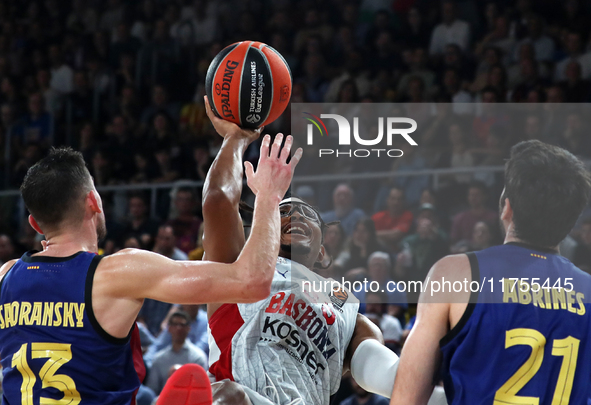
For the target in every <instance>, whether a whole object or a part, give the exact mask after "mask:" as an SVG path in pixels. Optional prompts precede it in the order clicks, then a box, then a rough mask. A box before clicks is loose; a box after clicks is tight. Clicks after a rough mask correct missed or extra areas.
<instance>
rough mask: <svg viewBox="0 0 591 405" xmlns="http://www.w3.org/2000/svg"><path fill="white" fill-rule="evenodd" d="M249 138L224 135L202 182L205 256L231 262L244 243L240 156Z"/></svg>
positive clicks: (236, 256)
mask: <svg viewBox="0 0 591 405" xmlns="http://www.w3.org/2000/svg"><path fill="white" fill-rule="evenodd" d="M249 144H250V140H249V139H247V138H244V137H241V136H239V135H228V136H226V137H225V138H224V142H223V144H222V148H221V149H220V151H219V153H218V155H217V157H216V159H215V161H214V162H213V164H212V166H211V168H210V169H209V172H208V174H207V178H206V180H205V185H204V186H203V223H204V232H203V234H204V238H203V248H204V250H205V254H206V256H205V258H206V259H207V260H213V261H216V262H222V263H232V262H233V261H235V260H236V259H237V258H238V255H239V254H240V251H241V250H242V248H243V247H244V229H243V228H242V219H241V218H240V213H239V212H238V204H239V203H240V196H241V194H242V177H243V170H242V156H243V155H244V152H245V151H246V148H247V147H248V145H249Z"/></svg>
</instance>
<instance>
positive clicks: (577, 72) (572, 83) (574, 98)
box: [560, 60, 591, 103]
mask: <svg viewBox="0 0 591 405" xmlns="http://www.w3.org/2000/svg"><path fill="white" fill-rule="evenodd" d="M565 76H566V79H565V80H563V81H561V82H560V86H562V89H563V91H564V101H565V102H566V103H584V102H586V101H588V100H589V96H590V95H591V83H589V80H585V79H583V76H582V72H581V65H580V63H579V62H577V61H576V60H571V61H570V62H569V63H568V64H567V65H566V73H565Z"/></svg>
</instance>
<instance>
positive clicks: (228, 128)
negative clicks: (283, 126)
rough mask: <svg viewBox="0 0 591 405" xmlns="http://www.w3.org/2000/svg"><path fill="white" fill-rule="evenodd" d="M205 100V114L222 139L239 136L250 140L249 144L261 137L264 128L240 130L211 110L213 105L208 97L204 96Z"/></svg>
mask: <svg viewBox="0 0 591 405" xmlns="http://www.w3.org/2000/svg"><path fill="white" fill-rule="evenodd" d="M203 99H204V100H205V113H206V114H207V117H208V118H209V120H210V121H211V123H212V124H213V127H214V128H215V130H216V132H217V133H218V134H219V135H220V136H221V137H222V138H225V137H226V136H239V137H241V138H245V139H248V141H249V142H253V141H255V140H257V139H258V138H259V136H261V133H262V132H263V128H264V127H259V128H257V129H247V128H240V127H239V126H238V125H236V124H234V123H233V122H230V121H226V120H223V119H221V118H220V117H217V116H216V115H215V114H214V112H213V110H212V109H211V105H209V100H208V99H207V96H204V97H203Z"/></svg>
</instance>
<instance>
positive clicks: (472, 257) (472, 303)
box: [439, 252, 480, 347]
mask: <svg viewBox="0 0 591 405" xmlns="http://www.w3.org/2000/svg"><path fill="white" fill-rule="evenodd" d="M466 255H467V256H468V260H469V261H470V269H471V273H472V280H477V281H478V282H480V267H479V266H478V258H477V257H476V254H475V253H474V252H469V253H466ZM477 301H478V290H476V291H475V292H472V293H470V300H469V301H468V306H467V307H466V310H465V311H464V314H463V315H462V317H461V318H460V320H459V322H458V323H457V324H456V326H454V327H453V329H452V330H450V331H449V332H448V333H447V334H446V335H445V336H444V337H442V338H441V340H440V341H439V347H443V346H445V345H446V344H448V343H449V342H451V341H452V340H453V338H455V337H456V336H457V335H458V334H459V333H460V331H461V330H462V329H463V328H464V326H465V325H466V323H468V320H469V319H470V316H472V313H473V312H474V308H475V307H476V302H477Z"/></svg>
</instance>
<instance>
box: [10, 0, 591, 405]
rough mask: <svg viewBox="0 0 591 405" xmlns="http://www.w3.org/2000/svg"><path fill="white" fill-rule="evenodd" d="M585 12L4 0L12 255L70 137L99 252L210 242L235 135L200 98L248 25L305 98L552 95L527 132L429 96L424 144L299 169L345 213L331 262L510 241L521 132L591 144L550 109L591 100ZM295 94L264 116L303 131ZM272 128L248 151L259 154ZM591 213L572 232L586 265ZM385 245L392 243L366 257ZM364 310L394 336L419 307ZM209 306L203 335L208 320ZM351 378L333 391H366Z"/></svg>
mask: <svg viewBox="0 0 591 405" xmlns="http://www.w3.org/2000/svg"><path fill="white" fill-rule="evenodd" d="M590 23H591V3H589V2H585V1H577V0H536V1H534V0H514V1H509V0H498V1H477V0H458V1H455V2H450V1H444V2H439V1H435V0H363V1H340V0H332V1H330V0H325V1H316V2H315V1H295V0H291V1H290V0H278V1H271V0H267V1H256V0H253V1H247V0H246V1H245V0H240V1H238V0H236V1H230V0H227V1H204V0H202V1H185V0H176V1H170V0H169V1H156V0H145V1H131V0H129V1H121V0H109V1H96V0H94V1H93V0H87V1H85V0H73V1H67V0H63V1H59V0H46V1H36V2H35V1H11V0H5V1H0V149H1V150H0V185H1V186H2V191H1V192H0V233H1V235H0V262H5V261H7V260H9V259H12V258H16V257H19V256H20V255H21V254H22V253H23V252H24V251H27V250H30V249H39V248H40V237H39V236H38V235H36V234H35V232H34V231H33V229H32V228H31V227H30V226H29V225H28V224H27V222H26V217H27V212H26V210H25V208H24V206H23V204H22V201H21V199H20V197H19V196H18V187H19V186H20V183H21V182H22V179H23V177H24V175H25V173H26V171H27V169H28V168H29V167H31V166H32V165H33V164H34V163H35V162H36V161H37V160H39V159H40V158H41V157H43V156H44V154H45V153H46V152H47V150H48V148H49V147H51V146H58V145H70V146H72V147H74V148H75V149H77V150H80V151H81V152H82V153H83V155H84V158H85V159H86V161H87V163H88V167H89V169H90V171H91V173H92V175H93V177H94V179H95V183H96V185H97V187H98V188H99V190H100V191H101V195H102V197H103V201H104V204H105V210H106V213H107V222H108V223H107V226H108V229H109V234H108V237H107V238H106V240H105V241H103V243H102V245H101V249H102V252H101V253H105V254H110V253H113V252H115V251H117V250H118V249H121V248H123V247H139V248H143V249H151V250H154V251H157V252H160V253H162V254H165V255H167V256H169V257H173V258H176V259H182V258H185V257H186V255H188V256H189V257H190V258H191V259H200V258H201V256H202V254H203V251H202V249H201V248H200V241H199V228H200V224H201V218H200V201H201V195H200V191H201V185H202V181H203V180H204V178H205V176H206V174H207V170H208V167H209V165H210V164H211V162H212V160H213V159H214V157H215V155H216V152H217V150H218V148H219V145H220V143H221V138H220V137H219V136H218V135H216V134H215V132H214V130H213V127H212V126H211V124H210V123H209V120H208V119H207V117H206V115H205V110H204V106H203V102H202V100H203V95H204V94H205V92H204V88H203V86H204V82H205V72H206V70H207V67H208V66H209V63H210V61H211V60H212V58H213V57H214V56H215V55H216V54H217V53H218V52H219V51H220V50H221V49H222V48H223V47H224V46H226V45H228V44H231V43H233V42H236V41H239V40H246V39H248V40H257V41H262V42H265V43H267V44H269V45H271V46H273V47H274V48H275V49H277V50H278V51H279V52H280V53H281V54H282V55H283V56H284V57H285V59H286V61H287V62H288V64H289V66H290V68H291V71H292V74H293V93H292V98H291V101H292V102H293V103H385V102H389V103H407V104H404V105H405V106H411V107H405V108H412V106H413V104H416V108H415V110H414V111H415V112H416V111H417V109H420V108H422V107H421V106H422V105H423V104H418V103H435V102H436V103H442V104H441V105H445V104H443V103H447V105H449V106H450V108H451V109H452V110H453V111H455V112H457V111H458V110H462V109H463V108H468V109H470V108H472V107H471V106H472V105H473V106H478V105H480V104H482V103H508V102H511V103H544V104H545V105H546V106H545V107H538V108H537V110H535V111H534V110H532V111H533V112H532V111H529V112H524V114H523V115H522V116H520V119H519V120H517V121H516V122H518V126H517V127H514V130H513V131H505V130H504V128H503V125H497V124H499V123H498V122H491V121H483V120H480V121H478V122H477V121H476V120H472V119H470V120H468V119H457V117H452V116H451V115H446V114H436V113H432V114H431V113H428V114H426V116H425V122H426V123H427V124H428V126H429V128H430V129H431V131H429V132H428V135H425V132H421V135H420V137H419V138H418V139H417V142H418V143H419V145H420V146H421V147H420V148H417V149H416V150H415V151H414V152H409V153H408V154H407V155H405V157H403V158H399V159H394V162H390V165H389V166H387V167H382V168H381V170H379V171H375V170H374V171H373V172H372V173H373V175H371V174H369V175H368V174H367V173H365V175H364V167H362V166H360V165H351V164H345V165H344V166H342V167H341V166H337V167H334V168H333V170H332V171H330V172H323V173H318V172H313V171H311V170H310V167H309V166H306V165H300V168H299V171H298V173H296V178H295V179H294V186H293V190H292V191H293V192H294V193H295V194H298V195H299V196H301V197H303V198H305V199H307V200H308V201H310V202H312V203H314V204H316V205H317V206H318V207H319V209H320V211H322V212H323V213H327V215H328V216H331V215H337V216H341V217H343V218H346V220H345V221H343V222H342V224H343V228H344V229H342V228H338V227H334V228H332V229H331V230H329V234H327V237H326V239H327V240H326V244H327V248H328V250H329V253H330V254H331V256H332V258H333V262H332V264H330V266H328V263H326V265H327V266H328V268H326V269H323V270H320V271H322V272H323V273H325V274H326V275H328V276H332V277H335V278H340V277H346V278H347V279H350V280H355V279H359V278H363V277H367V276H369V277H372V275H376V274H378V273H380V272H381V273H380V274H386V276H387V277H388V278H389V279H392V280H397V279H402V278H404V277H406V276H407V275H408V274H411V273H412V274H423V273H424V272H425V271H427V270H428V268H429V267H430V266H431V265H432V264H433V263H434V262H435V261H436V260H438V259H439V258H441V257H442V256H444V255H446V254H448V253H450V252H463V251H467V250H477V249H482V248H484V247H487V246H491V245H494V244H498V243H500V242H501V241H502V237H501V233H500V230H499V229H498V220H497V214H496V212H497V204H498V197H499V193H500V190H501V189H502V184H503V181H502V180H503V179H502V170H503V168H502V164H503V162H504V159H505V158H507V157H508V153H509V149H510V147H511V146H512V145H514V144H516V143H517V142H519V141H520V140H524V139H540V140H543V141H545V142H549V143H553V144H556V145H560V146H562V147H565V148H566V149H568V150H570V151H571V152H573V153H575V154H576V155H578V156H580V157H582V158H583V159H585V160H587V159H590V158H591V137H590V136H589V123H588V122H586V120H585V117H586V116H588V114H585V113H584V112H581V110H577V112H574V113H572V114H570V113H567V114H565V116H564V118H563V119H556V117H555V115H553V114H551V113H548V112H549V111H552V110H553V108H555V107H556V105H557V104H558V103H564V104H566V103H588V102H589V101H590V100H591V82H590V81H589V79H591V35H590V34H591V28H590V27H591V24H590ZM401 108H402V107H401ZM474 108H477V107H474ZM559 108H562V109H564V111H571V110H569V109H568V106H566V105H565V106H560V107H559ZM290 112H291V109H290V108H289V107H288V109H287V110H286V112H285V113H284V114H283V115H282V116H281V118H280V119H278V120H277V121H276V122H274V123H273V124H271V125H269V126H267V127H266V128H265V132H268V133H271V134H273V135H274V134H276V133H277V132H284V133H289V132H290V129H291V124H292V122H291V121H292V120H291V118H292V117H291V113H290ZM294 119H295V117H294ZM501 124H503V123H502V122H501ZM258 146H259V145H258V143H255V144H253V145H252V146H251V148H250V149H249V151H248V152H247V156H246V159H248V160H250V161H253V162H256V160H257V158H258V156H257V153H258ZM405 152H406V150H405ZM389 173H394V174H393V175H392V176H390V175H389ZM356 176H357V177H356ZM392 187H398V190H395V191H391V188H392ZM368 190H370V191H368ZM244 199H245V200H246V201H252V196H251V195H249V193H248V192H245V195H244ZM385 204H386V205H387V204H390V205H389V206H390V210H391V211H390V212H391V213H392V214H391V215H392V216H393V217H395V218H396V221H394V222H395V224H394V225H393V224H390V226H391V229H389V230H393V229H394V230H397V232H394V233H392V232H390V233H389V234H388V236H385V233H384V232H383V231H384V229H383V227H382V225H383V224H382V222H383V221H382V220H383V214H382V216H380V215H379V214H378V215H377V216H375V215H376V213H378V212H379V211H382V210H384V207H385ZM331 211H336V213H335V212H331ZM589 214H591V211H590V210H589V209H587V210H586V212H585V213H584V214H583V216H582V217H581V219H580V221H579V224H578V225H577V226H576V227H575V229H574V230H573V232H572V235H571V236H570V237H569V238H567V240H565V241H564V242H563V246H562V254H563V255H565V256H566V257H568V258H569V259H570V260H572V261H573V262H574V263H575V264H576V265H578V266H579V267H580V268H582V269H583V270H586V271H591V219H589V218H587V217H586V215H589ZM372 216H373V220H372V219H371V217H372ZM368 218H369V219H368ZM590 218H591V217H590ZM162 225H165V226H162ZM376 225H377V227H378V231H376ZM386 230H388V229H386ZM380 232H381V233H380ZM374 252H384V253H383V254H378V255H374V257H373V263H371V265H368V258H369V256H370V255H371V254H372V253H374ZM382 301H383V299H382V298H381V297H375V298H374V302H382ZM368 302H369V299H368ZM169 310H170V306H169V305H168V304H159V303H155V302H150V303H149V305H147V306H146V308H145V310H143V311H142V320H143V321H145V323H146V326H147V329H148V330H150V331H151V332H152V334H154V335H158V334H159V333H160V329H161V324H162V323H163V321H165V316H166V314H167V313H168V311H169ZM362 310H365V309H362ZM367 312H368V314H369V315H370V317H371V319H372V320H374V321H375V322H376V323H378V324H379V325H380V326H381V327H382V328H383V331H384V334H385V335H386V340H387V344H388V345H389V346H390V347H391V348H392V349H393V350H395V351H399V350H400V347H401V345H402V343H403V340H404V336H405V334H406V333H407V332H403V331H402V329H403V328H408V327H410V326H411V325H412V306H411V307H410V308H408V307H407V306H406V305H373V306H372V307H371V312H370V311H367ZM200 314H202V312H200ZM199 319H201V322H203V318H202V317H201V318H200V317H199V316H198V317H197V321H196V323H195V324H194V327H195V325H197V326H198V328H197V329H194V331H193V333H192V334H191V339H195V340H199V339H202V338H203V333H204V332H203V328H204V325H203V324H202V323H201V324H199V322H198V321H199ZM200 328H201V329H200ZM196 330H200V333H201V335H199V336H198V334H197V333H196V332H195V331H196ZM146 342H148V341H146ZM145 345H146V349H148V346H149V344H148V343H146V344H145ZM203 349H206V347H205V346H204V347H203ZM152 352H153V350H152ZM148 353H150V351H149V350H148ZM153 354H154V353H151V355H153ZM149 362H150V361H149V359H148V363H149ZM345 382H346V383H344V384H343V386H342V389H341V392H339V394H337V396H335V398H333V403H334V404H340V403H341V401H342V400H343V399H344V398H345V397H347V396H348V395H350V394H351V391H350V390H351V388H350V386H349V384H348V380H347V379H345ZM147 403H149V402H147Z"/></svg>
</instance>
